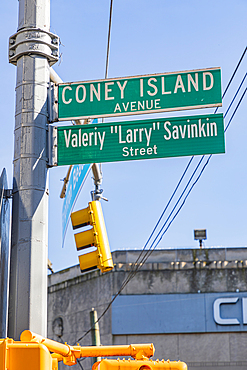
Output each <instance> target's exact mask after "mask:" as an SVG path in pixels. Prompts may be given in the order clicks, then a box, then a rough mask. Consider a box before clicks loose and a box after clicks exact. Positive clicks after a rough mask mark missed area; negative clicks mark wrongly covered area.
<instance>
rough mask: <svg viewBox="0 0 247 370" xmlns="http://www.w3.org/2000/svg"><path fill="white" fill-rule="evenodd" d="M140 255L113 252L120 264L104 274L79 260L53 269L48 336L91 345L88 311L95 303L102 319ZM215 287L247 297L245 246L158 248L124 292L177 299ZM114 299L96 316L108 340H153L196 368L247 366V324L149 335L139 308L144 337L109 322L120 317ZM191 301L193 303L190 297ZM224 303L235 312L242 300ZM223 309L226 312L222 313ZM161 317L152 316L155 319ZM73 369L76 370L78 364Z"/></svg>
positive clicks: (168, 355) (159, 351) (164, 353)
mask: <svg viewBox="0 0 247 370" xmlns="http://www.w3.org/2000/svg"><path fill="white" fill-rule="evenodd" d="M139 254H140V251H137V250H135V251H116V252H113V260H114V264H115V268H114V270H112V271H111V272H109V273H106V274H104V275H102V274H101V273H100V272H99V271H93V272H88V273H83V274H82V273H81V272H80V269H79V266H73V267H71V268H69V269H67V270H63V271H60V272H57V273H55V274H52V275H49V277H48V281H49V283H48V286H49V287H48V337H49V338H51V339H54V340H58V341H63V342H68V343H69V344H74V343H76V342H78V340H79V343H80V345H91V336H90V335H91V334H90V333H89V334H87V335H86V336H85V337H84V335H85V334H86V333H87V331H88V330H89V329H90V311H91V309H92V308H95V309H96V311H97V313H98V317H100V316H101V315H102V314H103V313H104V311H105V309H106V308H107V307H108V305H109V303H110V302H111V300H112V297H113V296H114V295H115V294H116V293H117V292H118V291H119V289H120V288H121V286H122V284H123V282H124V281H125V280H126V279H127V278H128V277H129V276H130V270H131V268H132V267H133V266H135V261H136V259H137V258H138V256H139ZM212 293H217V294H218V293H219V297H220V296H222V294H221V293H226V297H229V296H236V297H237V295H238V293H239V294H240V295H241V294H242V297H245V293H246V297H247V250H246V249H244V248H212V249H195V250H184V249H177V250H155V251H153V253H152V254H151V255H150V257H149V258H148V260H147V261H146V263H144V264H143V265H142V267H141V269H140V270H139V271H138V272H137V273H136V274H135V275H134V277H133V278H132V279H131V280H130V282H129V283H128V284H127V285H126V286H125V287H124V289H123V290H122V291H121V295H122V296H123V297H124V296H133V297H134V296H140V297H141V296H144V297H145V296H147V295H153V296H152V297H155V295H164V298H167V295H168V294H170V295H171V294H174V297H176V299H177V298H179V297H181V296H182V295H183V294H188V296H187V297H188V299H190V297H191V295H192V294H194V295H195V297H197V295H198V294H202V295H207V297H208V295H209V294H212ZM223 296H224V294H223ZM133 297H131V299H132V298H133ZM241 299H242V298H241ZM117 302H118V300H117V299H116V300H115V302H114V303H113V309H112V307H110V308H109V309H108V311H107V312H106V314H105V315H104V316H103V317H102V319H101V320H100V321H99V327H100V336H101V343H102V344H103V345H110V344H131V343H154V346H155V348H156V352H155V356H154V358H159V359H163V358H164V359H170V360H181V361H184V362H186V363H187V364H188V365H189V368H190V369H193V370H197V369H200V370H203V369H205V370H206V369H209V368H210V369H219V370H220V369H221V368H223V367H224V368H225V367H227V368H229V369H230V368H231V369H236V370H242V369H244V367H245V368H246V365H247V332H245V331H244V330H245V328H246V327H247V325H245V324H244V325H243V323H241V325H237V326H236V325H235V326H231V327H228V326H224V327H220V326H217V328H218V329H216V331H215V332H197V333H196V332H193V331H192V332H191V331H190V332H188V333H187V332H181V333H180V332H174V333H172V332H169V333H167V332H165V333H161V332H160V333H150V332H149V327H150V326H151V325H150V322H148V321H149V320H148V319H147V317H148V314H147V316H145V320H144V322H143V323H142V319H143V318H144V316H143V314H142V315H140V318H139V320H140V321H141V322H139V326H140V327H142V325H143V328H144V329H143V330H142V331H143V334H142V335H140V334H138V333H137V334H128V333H124V334H122V333H119V332H117V334H114V335H113V334H112V320H113V321H114V320H115V319H114V317H115V318H116V313H114V307H115V306H114V304H115V305H117ZM239 302H240V299H239V300H238V303H237V304H238V305H239V307H240V308H238V310H240V311H241V310H242V308H241V306H240V303H239ZM191 304H192V305H193V302H191ZM192 307H193V306H192ZM225 307H226V308H227V309H228V308H229V310H232V311H229V312H230V315H234V314H235V311H234V310H236V309H237V307H238V306H237V305H236V307H235V306H234V305H232V304H230V305H224V308H225ZM240 311H239V312H238V314H237V315H239V320H241V317H242V316H243V315H242V314H241V313H240ZM121 312H122V314H121V315H120V316H122V318H120V323H121V320H123V322H125V321H124V320H127V319H129V316H126V312H127V311H126V312H125V311H124V308H122V311H121ZM128 312H129V311H128ZM130 312H131V308H130ZM133 312H134V308H133ZM236 312H237V311H236ZM169 314H170V313H169ZM176 314H178V313H176ZM224 314H225V313H224V311H222V315H224ZM114 315H115V316H114ZM174 315H175V313H174ZM228 315H229V314H228ZM130 316H131V315H130ZM157 317H158V316H157ZM157 317H155V318H154V317H150V321H151V320H155V319H157ZM135 320H136V319H135ZM164 320H165V317H164ZM174 320H175V318H174ZM180 321H181V317H180ZM185 323H186V318H185ZM171 326H172V325H171ZM175 326H176V325H174V328H175ZM228 328H229V330H228ZM235 328H236V331H235ZM230 329H231V331H230ZM221 330H225V331H223V332H222V331H221ZM226 330H227V331H226ZM171 331H172V329H171ZM80 338H82V339H80ZM91 364H92V361H91V359H86V360H83V361H82V362H81V365H82V366H83V369H84V370H87V369H90V368H91ZM62 367H63V365H62V366H61V368H62ZM74 368H75V367H74ZM76 368H78V369H79V367H78V365H76Z"/></svg>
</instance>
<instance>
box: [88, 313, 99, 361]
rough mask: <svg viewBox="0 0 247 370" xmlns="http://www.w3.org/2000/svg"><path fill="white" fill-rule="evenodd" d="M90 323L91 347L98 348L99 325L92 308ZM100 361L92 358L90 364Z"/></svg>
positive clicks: (97, 358)
mask: <svg viewBox="0 0 247 370" xmlns="http://www.w3.org/2000/svg"><path fill="white" fill-rule="evenodd" d="M90 323H91V328H92V329H91V337H92V345H93V346H100V332H99V323H98V315H97V311H96V310H95V309H94V308H92V311H90ZM98 361H101V357H93V358H92V363H93V364H94V363H95V362H98Z"/></svg>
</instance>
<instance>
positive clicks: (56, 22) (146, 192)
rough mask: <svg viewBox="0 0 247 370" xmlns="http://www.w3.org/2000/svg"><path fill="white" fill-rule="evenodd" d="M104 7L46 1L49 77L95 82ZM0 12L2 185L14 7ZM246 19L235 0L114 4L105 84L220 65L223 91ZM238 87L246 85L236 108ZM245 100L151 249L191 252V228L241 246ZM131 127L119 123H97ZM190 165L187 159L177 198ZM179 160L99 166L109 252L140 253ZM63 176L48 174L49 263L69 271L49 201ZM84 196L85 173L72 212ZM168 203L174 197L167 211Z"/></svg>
mask: <svg viewBox="0 0 247 370" xmlns="http://www.w3.org/2000/svg"><path fill="white" fill-rule="evenodd" d="M109 7H110V0H91V1H84V0H72V1H70V2H68V1H65V0H51V32H54V33H56V34H57V35H58V36H60V38H61V46H60V52H61V58H60V61H59V62H58V63H57V64H56V65H54V69H55V71H56V72H57V73H58V74H59V76H60V77H61V78H62V79H63V81H65V82H72V81H83V80H94V79H102V78H104V75H105V60H106V46H107V34H108V20H109ZM1 11H2V22H1V25H0V29H1V37H0V51H1V54H0V55H1V57H0V67H1V89H0V104H1V117H2V121H1V135H0V150H1V156H0V170H1V169H2V168H4V167H5V168H6V169H7V174H8V180H9V185H10V187H11V183H12V160H13V132H14V110H15V80H16V67H14V66H13V65H10V64H9V63H8V59H7V55H8V50H7V48H8V38H9V36H11V35H12V34H14V33H15V32H16V30H17V17H18V1H17V0H8V1H5V2H3V4H2V10H1ZM246 14H247V2H246V1H245V0H236V1H234V2H233V1H231V0H217V1H215V0H214V1H213V0H207V1H198V0H197V1H196V0H189V1H182V0H174V1H168V0H152V1H150V0H149V1H147V0H142V1H141V0H124V1H120V0H114V1H113V14H112V30H111V36H112V37H111V44H110V59H109V72H108V77H125V76H134V75H142V74H153V73H164V72H175V71H185V70H193V69H203V68H210V67H221V69H222V89H223V90H224V89H225V87H226V86H227V83H228V81H229V79H230V77H231V75H232V73H233V71H234V69H235V67H236V65H237V63H238V61H239V59H240V57H241V55H242V53H243V51H244V49H245V47H246V31H247V27H246ZM246 66H247V55H246V56H245V58H244V59H243V62H242V64H241V66H240V68H239V70H238V72H237V74H236V77H235V78H234V80H233V83H232V85H231V87H230V88H229V91H228V92H227V94H226V96H225V98H224V100H223V107H222V108H220V109H219V110H218V112H222V113H225V112H226V110H227V108H228V105H229V103H230V102H231V100H232V98H233V96H234V94H235V92H236V90H237V88H238V86H239V84H240V82H241V80H242V78H243V77H244V75H245V73H246ZM246 85H247V81H245V83H244V85H243V87H242V89H241V91H240V93H239V95H238V97H237V99H236V102H237V101H238V99H239V98H240V96H241V94H242V93H243V91H244V89H245V87H246ZM246 99H247V95H246V96H245V97H244V100H243V101H242V104H241V105H240V107H239V109H238V111H237V113H236V115H235V117H234V119H233V120H232V123H231V125H230V127H229V128H228V130H227V132H226V135H225V141H226V153H225V154H220V155H214V156H213V157H212V158H211V160H210V163H209V164H208V166H207V167H206V168H205V171H204V172H203V174H202V176H201V178H200V179H199V181H198V183H197V184H196V185H195V187H194V188H193V190H192V192H191V193H190V195H189V197H188V199H187V201H186V203H185V205H184V206H183V208H182V209H181V211H180V212H179V214H178V216H177V217H176V219H175V220H174V222H173V223H172V225H171V226H170V228H169V230H168V231H167V232H166V234H165V235H164V237H163V239H162V240H161V242H160V244H159V245H158V248H180V247H182V248H185V247H190V248H193V247H198V242H196V241H194V238H193V230H194V229H195V228H206V229H207V236H208V238H207V240H206V241H205V246H206V247H212V246H246V245H247V242H246V238H247V227H246V209H247V196H246V180H247V171H246V170H247V164H246V157H247V145H246V138H247V125H246ZM236 102H235V103H234V104H233V106H232V108H231V110H230V111H229V113H228V116H227V118H226V120H225V123H226V124H227V123H228V121H229V119H230V117H231V114H232V113H233V111H234V109H235V107H236ZM213 112H214V109H201V110H191V111H180V112H172V113H159V114H152V115H142V116H138V117H137V118H136V117H134V118H135V119H146V118H153V117H156V118H157V117H171V116H173V117H178V116H183V115H184V116H185V115H196V114H207V113H213ZM131 119H133V117H131V116H127V117H121V118H115V119H113V118H111V119H106V122H108V121H116V122H120V121H126V120H131ZM66 124H69V123H68V122H67V123H66ZM199 159H200V157H195V158H194V159H193V161H192V164H191V166H190V169H189V172H188V173H187V175H186V177H185V179H184V182H183V183H182V185H181V190H180V192H178V194H180V193H181V191H182V190H183V189H184V187H185V186H186V184H187V181H188V179H189V177H190V175H191V173H192V172H193V171H194V169H195V167H196V165H197V163H198V161H199ZM188 161H189V157H183V158H182V157H181V158H169V159H157V160H143V161H129V162H121V163H120V162H118V163H107V164H103V166H102V169H103V184H102V188H103V189H104V196H105V197H106V198H108V199H109V201H108V202H104V201H102V207H103V212H104V215H105V222H106V227H107V230H108V237H109V241H110V246H111V250H112V251H114V250H118V249H135V248H137V249H141V248H142V247H143V246H144V244H145V242H146V241H147V239H148V237H149V235H150V233H151V231H152V229H153V227H154V226H155V224H156V222H157V220H158V218H159V216H160V215H161V213H162V211H163V210H164V208H165V206H166V204H167V202H168V200H169V198H170V196H171V194H172V192H173V190H174V189H175V187H176V185H177V183H178V181H179V179H180V177H181V175H182V173H183V171H184V169H185V167H186V165H187V163H188ZM66 172H67V167H66V166H64V167H59V168H52V169H51V170H49V176H50V201H49V258H50V260H51V261H52V263H53V267H54V270H55V271H58V270H61V269H64V268H67V267H69V266H72V265H75V264H77V263H78V254H79V252H77V251H76V247H75V243H74V239H73V232H72V230H71V226H70V225H69V228H68V232H67V236H66V240H65V245H64V248H62V247H61V244H62V237H61V212H62V203H63V201H62V200H61V199H60V198H59V195H60V191H61V188H62V182H61V179H62V178H63V177H64V176H65V175H66ZM93 188H94V186H93V182H92V179H91V175H89V177H88V179H87V181H86V183H85V186H84V188H83V190H82V192H81V194H80V196H79V198H78V201H77V204H76V206H75V210H76V209H80V208H85V207H86V206H87V204H88V202H89V201H90V200H91V196H90V191H91V190H93ZM177 199H178V195H177V196H176V197H175V200H173V202H172V205H173V204H174V202H175V201H176V200H177ZM172 205H171V207H172ZM169 209H171V208H169ZM168 214H169V212H168V213H167V214H166V215H167V216H168ZM165 219H166V217H164V220H165ZM161 224H162V223H161Z"/></svg>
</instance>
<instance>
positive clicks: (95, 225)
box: [71, 200, 113, 272]
mask: <svg viewBox="0 0 247 370" xmlns="http://www.w3.org/2000/svg"><path fill="white" fill-rule="evenodd" d="M71 222H72V226H73V229H74V230H75V229H78V228H80V227H84V226H87V225H91V226H92V228H91V229H89V230H86V231H82V232H80V233H77V234H75V242H76V247H77V250H81V249H85V248H91V247H95V248H96V249H95V250H94V251H93V252H89V253H86V254H82V255H81V256H79V262H80V269H81V271H82V272H84V271H89V270H92V269H94V268H96V267H97V268H99V269H100V270H101V271H102V272H106V271H110V270H112V269H113V261H112V256H111V252H110V246H109V241H108V237H107V232H106V227H105V222H104V217H103V212H102V208H101V204H100V202H99V201H98V200H94V201H92V202H89V203H88V207H87V208H85V209H81V210H80V211H77V212H73V213H71Z"/></svg>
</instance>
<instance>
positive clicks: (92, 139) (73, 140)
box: [63, 127, 105, 150]
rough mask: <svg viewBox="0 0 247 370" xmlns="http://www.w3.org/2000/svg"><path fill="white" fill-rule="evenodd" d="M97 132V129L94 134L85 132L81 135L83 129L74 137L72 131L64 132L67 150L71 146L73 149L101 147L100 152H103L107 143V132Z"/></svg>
mask: <svg viewBox="0 0 247 370" xmlns="http://www.w3.org/2000/svg"><path fill="white" fill-rule="evenodd" d="M96 130H97V127H96V128H95V131H93V132H84V133H83V134H81V129H79V130H78V132H76V133H74V134H72V135H71V130H64V131H63V132H64V140H65V145H66V148H69V147H70V146H71V147H73V148H78V147H81V146H98V145H99V147H100V150H102V149H103V146H104V141H105V131H103V132H99V131H96Z"/></svg>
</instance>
